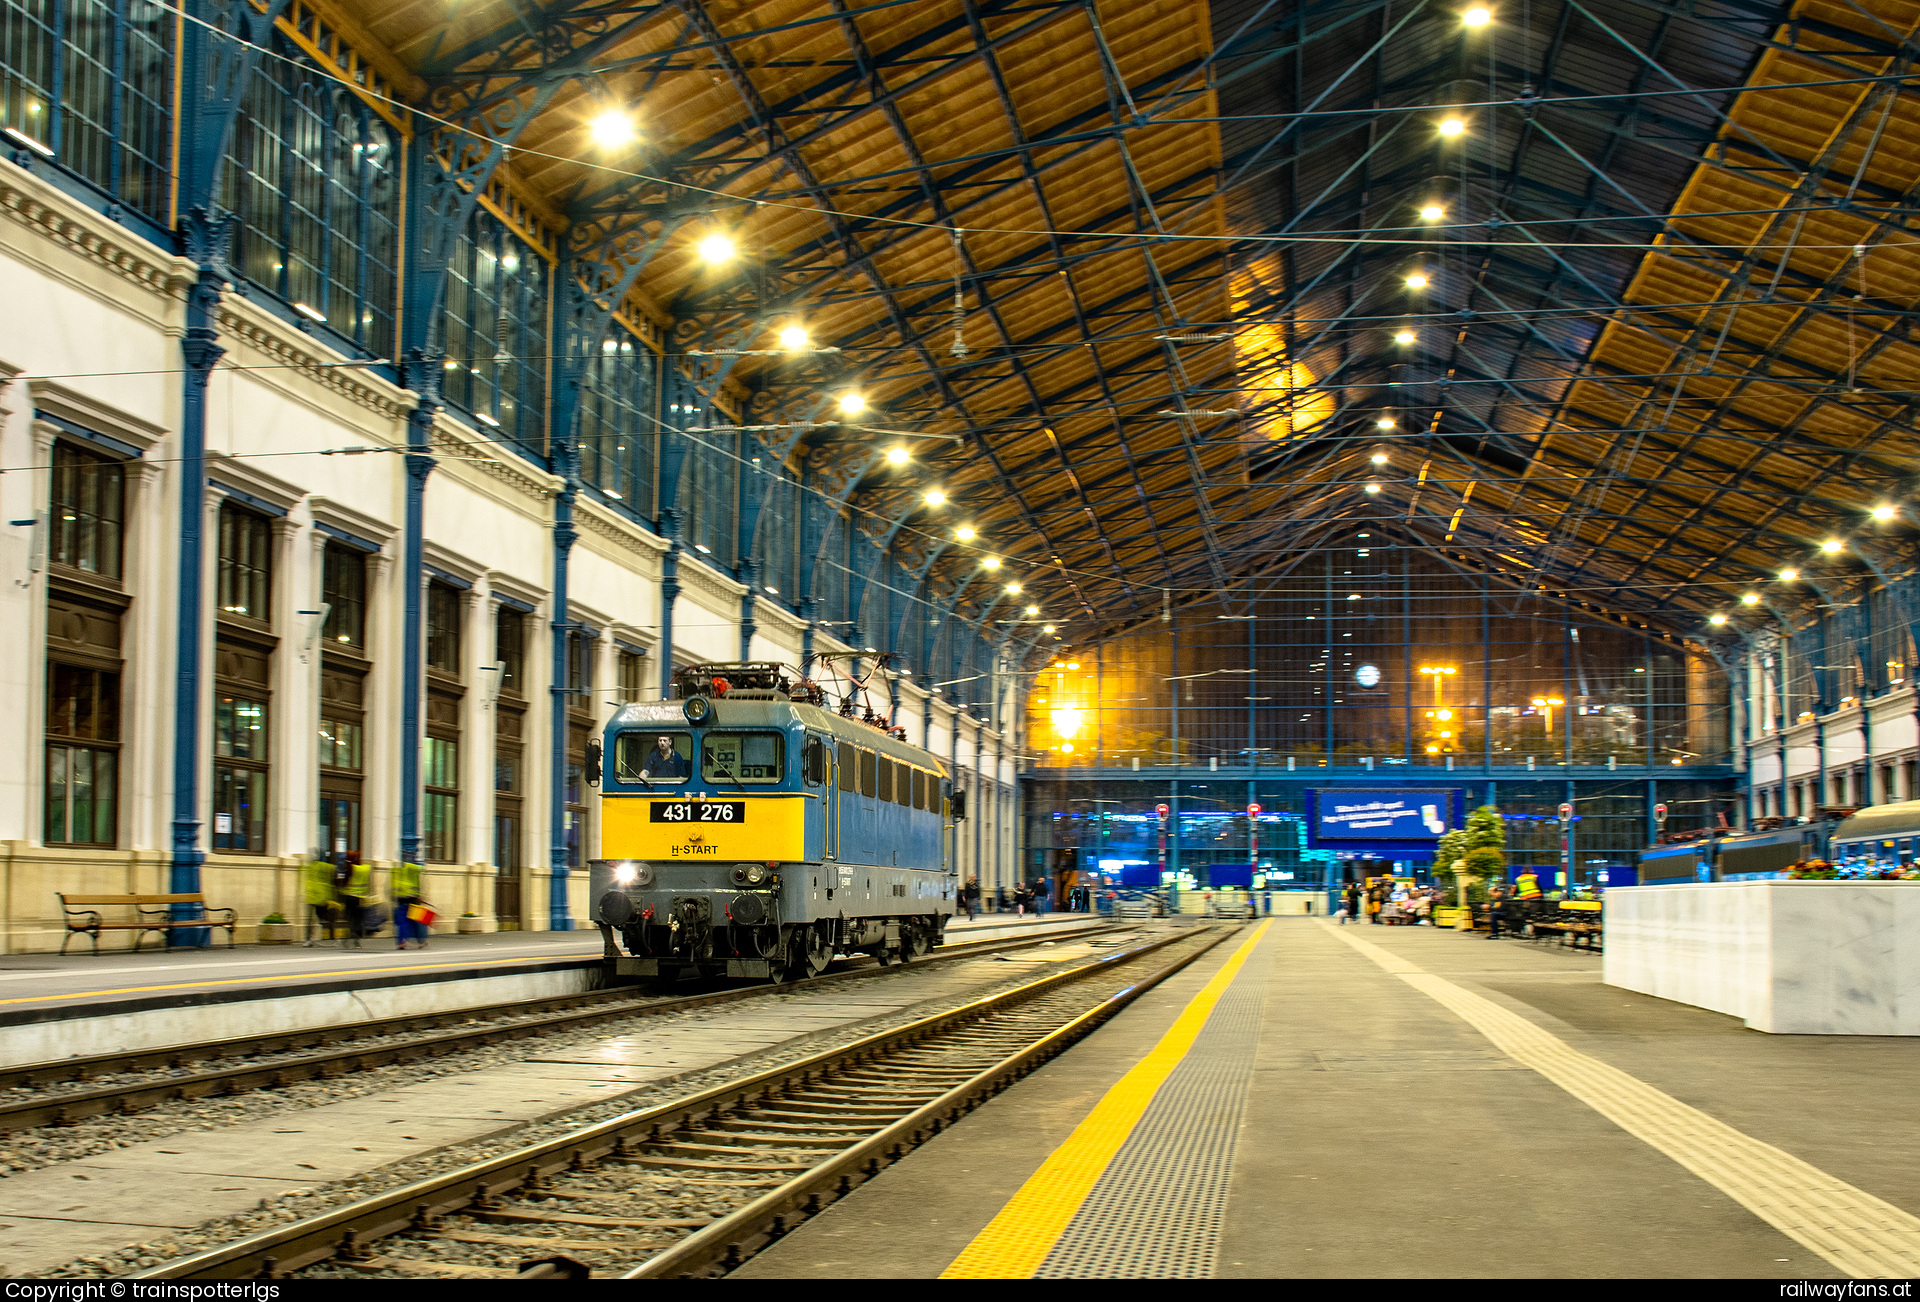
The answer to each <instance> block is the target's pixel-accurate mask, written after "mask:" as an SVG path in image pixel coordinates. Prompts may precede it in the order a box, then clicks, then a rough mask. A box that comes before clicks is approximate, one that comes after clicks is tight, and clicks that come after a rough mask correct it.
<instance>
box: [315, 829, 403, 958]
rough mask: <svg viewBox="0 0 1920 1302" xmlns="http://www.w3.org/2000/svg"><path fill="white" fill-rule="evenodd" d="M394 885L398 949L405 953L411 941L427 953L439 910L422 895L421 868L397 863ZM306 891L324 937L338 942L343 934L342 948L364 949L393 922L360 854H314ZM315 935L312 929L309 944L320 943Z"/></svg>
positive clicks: (394, 915)
mask: <svg viewBox="0 0 1920 1302" xmlns="http://www.w3.org/2000/svg"><path fill="white" fill-rule="evenodd" d="M389 884H390V885H391V887H392V889H393V935H394V948H395V949H397V950H399V949H405V948H406V947H407V942H408V941H409V940H411V941H413V943H414V948H415V949H425V948H426V947H427V927H428V924H429V922H430V921H431V919H432V917H433V910H432V907H431V906H430V905H429V904H428V903H427V899H426V896H425V895H423V894H422V893H421V886H420V865H419V864H417V863H402V864H395V865H394V866H393V872H392V875H391V877H390V879H389ZM302 889H303V892H304V894H305V897H306V901H307V907H308V909H310V910H311V911H312V914H313V922H314V924H315V926H316V927H317V928H318V931H319V934H320V935H321V936H322V937H323V938H324V939H327V940H332V939H335V934H336V933H339V935H338V939H339V941H340V947H341V948H342V949H345V948H346V947H347V946H348V945H352V946H353V948H355V949H358V948H360V942H361V940H362V939H363V938H365V937H367V936H371V935H373V934H375V933H376V932H378V931H379V930H380V929H381V928H382V927H384V926H385V925H386V923H387V913H386V909H385V907H384V906H383V905H382V904H381V902H380V897H379V894H378V892H376V891H375V889H374V885H373V866H372V865H371V864H369V863H367V862H365V861H364V860H362V859H361V858H360V856H359V855H357V854H348V853H346V852H345V851H340V852H337V853H335V854H334V856H333V857H332V858H331V859H328V858H326V857H325V856H323V855H319V854H316V855H314V856H313V858H311V859H309V860H308V861H307V864H306V867H305V869H304V870H303V872H302ZM313 935H314V932H313V931H312V930H309V932H308V940H307V944H308V945H312V944H313V943H314V940H313Z"/></svg>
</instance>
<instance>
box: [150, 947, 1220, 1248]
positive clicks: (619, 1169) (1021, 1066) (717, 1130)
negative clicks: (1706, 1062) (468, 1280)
mask: <svg viewBox="0 0 1920 1302" xmlns="http://www.w3.org/2000/svg"><path fill="white" fill-rule="evenodd" d="M1236 930H1237V928H1236V927H1207V928H1203V929H1199V930H1195V931H1181V932H1179V933H1176V934H1174V935H1171V936H1166V937H1163V938H1158V939H1151V940H1143V941H1141V942H1140V943H1138V944H1134V945H1130V946H1128V947H1127V948H1125V949H1121V950H1118V951H1116V952H1114V953H1112V954H1107V955H1103V956H1100V957H1098V958H1095V959H1092V960H1090V961H1088V962H1086V963H1083V964H1080V965H1077V966H1075V967H1072V968H1070V969H1068V970H1066V971H1061V972H1055V973H1052V974H1049V975H1047V976H1045V977H1041V978H1038V979H1036V980H1033V981H1030V982H1027V983H1025V984H1023V985H1020V986H1018V987H1016V988H1014V989H1012V990H1009V991H1005V992H1002V993H1000V994H997V995H991V996H986V997H982V998H978V999H973V1000H969V1001H967V1002H964V1003H961V1004H958V1005H956V1006H955V1007H953V1008H949V1009H945V1010H943V1011H941V1012H938V1013H934V1014H932V1015H930V1016H927V1017H923V1018H920V1019H918V1020H916V1021H914V1022H911V1023H909V1024H907V1025H904V1026H900V1027H895V1028H893V1029H891V1030H886V1031H881V1032H877V1033H875V1034H873V1035H870V1036H866V1037H864V1038H862V1039H860V1040H857V1041H854V1042H853V1043H850V1044H845V1045H841V1046H839V1047H836V1048H831V1049H827V1050H824V1051H822V1052H820V1053H817V1054H814V1055H811V1056H809V1057H807V1058H804V1059H800V1060H798V1061H794V1062H789V1063H785V1064H783V1065H780V1066H777V1067H772V1068H769V1069H767V1070H765V1071H762V1072H759V1073H757V1074H754V1075H751V1076H747V1077H743V1078H740V1079H737V1080H733V1081H730V1082H727V1083H725V1084H722V1085H717V1086H714V1087H712V1088H709V1089H705V1090H702V1091H700V1092H698V1093H694V1094H690V1095H686V1096H683V1097H680V1098H677V1099H673V1100H670V1101H668V1102H665V1103H662V1104H659V1105H657V1106H654V1107H650V1108H645V1109H640V1110H637V1111H634V1112H629V1113H625V1114H623V1115H621V1116H618V1117H615V1118H613V1119H611V1120H607V1121H601V1122H597V1123H595V1124H592V1125H588V1126H584V1127H581V1128H579V1129H576V1130H573V1131H571V1132H568V1133H563V1134H561V1135H558V1136H555V1137H553V1138H549V1139H545V1140H542V1141H541V1142H538V1143H535V1144H530V1145H527V1146H525V1147H523V1148H520V1149H517V1150H515V1151H513V1152H509V1153H505V1154H502V1155H500V1156H498V1157H494V1158H491V1159H489V1160H486V1161H483V1162H477V1163H473V1164H471V1165H468V1166H463V1167H459V1168H455V1169H451V1170H448V1171H444V1172H439V1173H436V1174H434V1175H431V1176H429V1177H427V1178H425V1179H422V1180H419V1181H416V1182H414V1183H411V1184H406V1185H403V1186H400V1187H397V1188H394V1189H391V1190H388V1191H386V1192H384V1193H381V1194H378V1195H375V1196H373V1197H369V1198H365V1199H362V1200H360V1201H358V1202H353V1203H349V1204H345V1205H343V1206H338V1207H335V1208H333V1209H331V1210H329V1211H326V1212H323V1213H321V1214H319V1215H316V1216H312V1217H308V1218H306V1219H304V1220H299V1221H294V1222H291V1223H289V1224H286V1225H283V1226H279V1227H276V1228H274V1229H270V1230H266V1231H262V1232H260V1233H256V1234H254V1235H251V1236H249V1237H247V1238H244V1239H240V1240H238V1241H236V1242H233V1243H230V1244H226V1245H224V1246H221V1247H217V1248H213V1249H210V1250H207V1251H204V1252H201V1253H198V1254H196V1255H193V1256H190V1257H183V1258H179V1259H176V1260H174V1261H171V1262H165V1263H162V1264H160V1265H157V1266H154V1267H151V1268H149V1269H146V1270H143V1271H139V1272H136V1273H135V1274H133V1275H130V1276H128V1278H133V1279H237V1278H275V1277H281V1276H286V1275H289V1274H292V1273H295V1272H302V1273H304V1274H306V1275H310V1276H311V1275H319V1276H336V1277H337V1276H342V1275H345V1276H354V1275H367V1276H383V1277H389V1278H392V1277H431V1276H442V1277H445V1276H465V1277H483V1276H489V1275H496V1276H521V1277H527V1278H538V1277H552V1276H572V1277H579V1276H582V1275H584V1274H586V1273H592V1274H594V1275H602V1276H604V1275H609V1274H619V1275H623V1276H625V1277H628V1278H661V1277H680V1276H694V1277H709V1276H716V1275H724V1274H726V1273H727V1272H728V1271H730V1270H732V1269H733V1268H734V1267H735V1266H737V1265H739V1264H740V1263H741V1262H743V1261H745V1260H747V1259H748V1258H749V1257H751V1256H753V1255H754V1254H755V1253H756V1252H758V1251H759V1250H760V1249H762V1248H763V1247H765V1246H766V1245H767V1244H769V1243H772V1242H774V1241H776V1240H778V1239H779V1238H781V1237H782V1236H784V1235H785V1234H786V1233H788V1232H789V1231H790V1230H791V1229H792V1228H794V1227H795V1226H797V1225H799V1224H800V1223H801V1222H803V1221H805V1220H807V1219H808V1218H810V1217H812V1216H814V1215H817V1214H819V1213H820V1212H821V1211H824V1210H825V1209H826V1208H828V1207H830V1206H832V1205H833V1204H834V1203H835V1202H837V1201H838V1200H839V1199H841V1198H843V1197H845V1196H846V1195H847V1194H848V1193H850V1192H852V1190H853V1189H854V1188H856V1187H857V1186H859V1185H860V1184H863V1183H865V1182H866V1181H867V1180H870V1179H872V1178H873V1177H874V1176H876V1175H878V1174H879V1173H880V1172H881V1171H882V1170H884V1169H885V1168H886V1167H887V1166H889V1165H891V1164H892V1163H893V1162H895V1161H897V1160H899V1159H900V1158H901V1157H903V1156H905V1154H906V1153H907V1152H909V1151H910V1150H912V1149H913V1148H915V1147H917V1146H918V1145H920V1144H922V1143H925V1142H927V1141H928V1140H930V1139H932V1138H933V1137H934V1136H936V1135H938V1134H939V1133H940V1132H941V1131H942V1130H944V1129H945V1128H946V1127H948V1126H950V1125H952V1124H953V1123H954V1122H956V1121H958V1120H960V1119H961V1118H962V1117H964V1116H965V1115H966V1114H968V1113H969V1112H971V1111H973V1110H974V1109H975V1108H976V1107H978V1106H980V1105H981V1104H982V1103H984V1102H986V1101H988V1100H989V1099H991V1098H992V1097H994V1096H995V1095H996V1094H998V1093H1000V1092H1001V1091H1002V1090H1004V1089H1006V1088H1007V1086H1008V1085H1010V1084H1012V1083H1013V1082H1014V1081H1016V1080H1018V1079H1020V1078H1021V1077H1022V1076H1025V1075H1026V1074H1028V1073H1029V1072H1031V1071H1033V1070H1034V1069H1035V1068H1037V1067H1039V1066H1040V1065H1041V1064H1042V1063H1044V1062H1046V1061H1047V1060H1048V1059H1050V1058H1052V1057H1054V1056H1055V1055H1057V1054H1059V1053H1060V1052H1062V1051H1064V1050H1065V1049H1066V1048H1068V1047H1070V1046H1071V1045H1072V1044H1074V1043H1075V1042H1076V1041H1078V1040H1079V1039H1080V1038H1081V1037H1083V1036H1085V1035H1086V1034H1088V1033H1089V1032H1091V1031H1092V1030H1093V1029H1094V1028H1096V1027H1098V1026H1099V1025H1101V1024H1102V1023H1103V1022H1105V1021H1106V1020H1107V1019H1108V1018H1110V1017H1112V1016H1113V1015H1114V1014H1115V1013H1117V1012H1119V1011H1120V1010H1121V1009H1122V1008H1124V1007H1126V1006H1127V1004H1129V1003H1131V1002H1132V1001H1133V1000H1134V999H1136V998H1138V997H1139V996H1140V995H1141V994H1143V993H1144V992H1146V991H1147V990H1149V989H1151V988H1153V986H1155V985H1157V984H1158V983H1159V982H1161V981H1163V980H1165V979H1166V978H1168V977H1170V976H1172V975H1173V974H1174V973H1176V972H1178V971H1180V970H1181V969H1182V968H1184V967H1186V966H1187V965H1188V964H1189V963H1192V962H1193V961H1195V960H1196V959H1198V958H1200V957H1201V956H1202V955H1203V954H1205V953H1206V952H1207V951H1208V950H1210V949H1212V948H1213V947H1214V946H1215V945H1217V944H1219V943H1220V942H1221V941H1223V940H1225V939H1227V938H1228V937H1229V936H1231V935H1232V934H1233V933H1234V932H1235V931H1236Z"/></svg>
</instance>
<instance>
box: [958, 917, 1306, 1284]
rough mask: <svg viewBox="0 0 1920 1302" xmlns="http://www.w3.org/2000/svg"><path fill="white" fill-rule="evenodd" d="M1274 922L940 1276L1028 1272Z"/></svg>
mask: <svg viewBox="0 0 1920 1302" xmlns="http://www.w3.org/2000/svg"><path fill="white" fill-rule="evenodd" d="M1272 925H1273V923H1272V922H1263V923H1261V924H1260V926H1259V927H1258V928H1257V929H1255V931H1254V933H1253V935H1252V936H1250V937H1248V938H1247V939H1246V941H1244V942H1243V943H1242V944H1241V945H1240V947H1239V948H1238V949H1236V950H1234V952H1233V955H1232V956H1231V957H1230V958H1228V959H1227V961H1226V962H1225V963H1224V964H1222V965H1221V967H1220V970H1219V971H1218V972H1216V973H1214V975H1213V979H1212V980H1211V981H1209V982H1207V984H1206V985H1205V987H1203V988H1202V989H1201V991H1200V993H1199V994H1197V995H1195V996H1194V997H1193V1001H1192V1002H1191V1003H1189V1004H1188V1005H1187V1006H1186V1007H1185V1008H1184V1009H1182V1010H1181V1012H1180V1016H1179V1017H1177V1018H1176V1019H1174V1023H1173V1025H1172V1026H1171V1027H1169V1028H1168V1029H1167V1033H1166V1034H1165V1035H1163V1036H1161V1037H1160V1042H1159V1043H1158V1044H1156V1045H1154V1046H1153V1048H1152V1049H1151V1050H1150V1051H1149V1052H1148V1053H1147V1055H1146V1057H1144V1058H1142V1059H1141V1060H1140V1061H1139V1062H1137V1063H1135V1064H1134V1065H1133V1068H1132V1069H1131V1070H1130V1071H1128V1072H1127V1074H1126V1075H1124V1076H1122V1077H1121V1078H1120V1079H1119V1080H1118V1081H1116V1082H1115V1083H1114V1085H1113V1088H1112V1089H1109V1090H1108V1091H1107V1092H1106V1095H1105V1096H1104V1097H1103V1098H1102V1099H1101V1100H1100V1102H1099V1103H1097V1104H1095V1105H1094V1108H1093V1111H1092V1112H1089V1113H1088V1114H1087V1116H1086V1118H1085V1119H1084V1120H1082V1121H1081V1122H1080V1124H1079V1125H1078V1126H1075V1127H1074V1130H1073V1133H1072V1134H1071V1135H1068V1136H1067V1138H1066V1141H1065V1142H1064V1143H1062V1144H1061V1145H1060V1147H1058V1148H1056V1149H1055V1150H1054V1151H1053V1153H1052V1154H1051V1155H1049V1156H1048V1158H1047V1160H1046V1161H1045V1162H1043V1163H1042V1164H1041V1166H1040V1169H1039V1170H1038V1171H1035V1172H1034V1173H1033V1174H1032V1175H1031V1176H1029V1177H1028V1178H1027V1182H1026V1183H1025V1184H1023V1185H1021V1186H1020V1190H1019V1192H1017V1193H1016V1194H1014V1196H1013V1197H1012V1198H1010V1199H1009V1200H1008V1201H1007V1205H1006V1206H1005V1207H1002V1208H1001V1209H1000V1212H999V1214H998V1215H997V1216H995V1217H994V1218H993V1219H992V1220H991V1221H989V1222H987V1226H986V1228H985V1229H983V1230H981V1231H980V1233H979V1234H978V1235H977V1236H975V1238H974V1240H973V1242H971V1243H969V1244H968V1245H967V1246H966V1248H965V1249H964V1250H962V1251H961V1253H960V1255H959V1256H958V1257H955V1258H954V1259H953V1263H952V1264H951V1265H949V1266H948V1267H947V1268H946V1269H945V1270H944V1271H942V1272H941V1273H940V1278H942V1279H1031V1278H1032V1277H1033V1273H1034V1271H1036V1270H1038V1269H1039V1268H1040V1263H1041V1262H1043V1261H1045V1260H1046V1257H1047V1253H1048V1252H1050V1251H1052V1249H1053V1245H1054V1244H1055V1243H1056V1242H1058V1241H1059V1238H1060V1236H1061V1234H1062V1233H1064V1232H1065V1230H1066V1228H1067V1225H1068V1224H1069V1223H1070V1222H1071V1221H1072V1220H1073V1216H1074V1213H1075V1212H1077V1211H1079V1210H1080V1205H1081V1204H1082V1203H1084V1202H1085V1201H1086V1200H1087V1195H1088V1194H1090V1193H1092V1192H1093V1187H1094V1185H1095V1184H1097V1183H1098V1182H1099V1180H1100V1176H1101V1175H1102V1173H1104V1172H1105V1171H1106V1169H1107V1164H1108V1163H1109V1162H1111V1161H1112V1160H1113V1157H1114V1154H1116V1153H1118V1152H1119V1151H1120V1147H1121V1145H1122V1144H1124V1143H1126V1142H1127V1136H1129V1135H1131V1134H1132V1133H1133V1128H1134V1126H1136V1125H1137V1124H1138V1123H1139V1121H1140V1117H1141V1115H1142V1114H1143V1113H1145V1112H1146V1110H1147V1105H1148V1104H1149V1103H1151V1102H1152V1101H1153V1096H1154V1095H1155V1094H1156V1093H1157V1092H1159V1089H1160V1087H1161V1085H1163V1084H1165V1083H1166V1079H1167V1077H1168V1076H1170V1075H1171V1074H1172V1073H1173V1069H1174V1068H1175V1067H1177V1066H1179V1065H1180V1060H1181V1059H1182V1058H1184V1057H1186V1056H1187V1051H1188V1050H1189V1049H1191V1048H1192V1047H1193V1042H1194V1040H1195V1039H1197V1038H1198V1037H1199V1035H1200V1031H1201V1028H1203V1027H1204V1026H1206V1024H1207V1018H1208V1017H1209V1016H1211V1015H1212V1013H1213V1009H1214V1005H1215V1004H1217V1003H1219V1002H1220V996H1221V995H1223V994H1225V993H1226V989H1227V987H1228V986H1230V985H1232V984H1233V979H1234V978H1235V977H1236V976H1238V975H1239V974H1240V969H1241V968H1242V967H1244V966H1245V965H1246V961H1247V956H1248V955H1249V954H1251V953H1252V952H1253V947H1254V946H1255V945H1257V944H1259V943H1260V938H1261V937H1262V936H1264V935H1266V933H1267V929H1268V928H1269V927H1271V926H1272Z"/></svg>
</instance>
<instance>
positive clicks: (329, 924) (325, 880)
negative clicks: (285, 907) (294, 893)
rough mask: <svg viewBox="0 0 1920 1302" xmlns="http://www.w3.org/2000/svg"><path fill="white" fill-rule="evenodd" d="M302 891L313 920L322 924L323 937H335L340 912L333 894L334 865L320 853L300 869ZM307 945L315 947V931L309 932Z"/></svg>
mask: <svg viewBox="0 0 1920 1302" xmlns="http://www.w3.org/2000/svg"><path fill="white" fill-rule="evenodd" d="M300 891H301V894H302V895H303V896H304V897H305V898H306V901H307V907H308V908H309V909H311V910H312V913H313V921H314V922H317V923H319V924H320V930H321V932H322V938H323V939H325V940H332V939H333V928H334V924H335V923H336V922H337V921H338V920H339V917H340V913H339V909H338V907H337V905H336V901H335V900H334V896H333V865H332V864H330V863H328V862H327V861H326V860H325V859H323V858H321V857H320V856H319V855H317V854H316V855H315V856H314V857H313V858H311V859H309V860H307V862H306V864H305V865H304V866H303V867H302V868H301V869H300ZM307 947H308V948H309V949H311V948H312V947H313V932H312V931H311V930H309V931H308V932H307Z"/></svg>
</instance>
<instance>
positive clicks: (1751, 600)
mask: <svg viewBox="0 0 1920 1302" xmlns="http://www.w3.org/2000/svg"><path fill="white" fill-rule="evenodd" d="M1740 604H1741V605H1743V606H1757V605H1759V604H1760V594H1759V593H1757V592H1746V593H1742V594H1741V596H1740Z"/></svg>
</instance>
